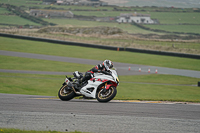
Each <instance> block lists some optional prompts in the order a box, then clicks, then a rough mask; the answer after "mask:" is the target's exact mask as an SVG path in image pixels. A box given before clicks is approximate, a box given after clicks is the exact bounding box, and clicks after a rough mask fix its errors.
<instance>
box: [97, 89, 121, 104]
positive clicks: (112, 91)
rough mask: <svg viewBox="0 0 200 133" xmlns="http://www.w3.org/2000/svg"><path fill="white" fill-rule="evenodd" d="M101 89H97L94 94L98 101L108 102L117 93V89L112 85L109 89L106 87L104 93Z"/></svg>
mask: <svg viewBox="0 0 200 133" xmlns="http://www.w3.org/2000/svg"><path fill="white" fill-rule="evenodd" d="M102 91H103V89H101V90H99V91H98V92H97V94H96V98H97V100H98V101H99V102H104V103H105V102H109V101H110V100H112V99H113V98H114V97H115V96H116V94H117V89H116V88H115V87H114V86H111V87H110V88H109V89H107V90H106V92H105V93H103V92H102Z"/></svg>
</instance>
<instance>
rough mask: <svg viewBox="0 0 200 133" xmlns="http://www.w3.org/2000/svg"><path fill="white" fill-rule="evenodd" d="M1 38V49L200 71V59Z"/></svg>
mask: <svg viewBox="0 0 200 133" xmlns="http://www.w3.org/2000/svg"><path fill="white" fill-rule="evenodd" d="M0 40H1V43H0V50H7V51H17V52H26V53H36V54H45V55H55V56H64V57H75V58H84V59H94V60H101V61H103V60H105V59H110V60H112V61H113V62H122V63H131V64H141V65H149V66H160V67H169V68H178V69H189V70H198V71H200V67H199V66H200V61H199V60H198V59H189V58H180V57H171V56H159V55H152V54H143V53H133V52H124V51H110V50H103V49H95V48H86V47H78V46H68V45H60V44H53V43H46V42H37V41H29V40H21V39H12V38H5V37H0ZM13 42H14V43H13ZM1 60H3V59H1ZM8 65H9V64H8ZM11 65H14V64H11ZM94 65H96V64H94Z"/></svg>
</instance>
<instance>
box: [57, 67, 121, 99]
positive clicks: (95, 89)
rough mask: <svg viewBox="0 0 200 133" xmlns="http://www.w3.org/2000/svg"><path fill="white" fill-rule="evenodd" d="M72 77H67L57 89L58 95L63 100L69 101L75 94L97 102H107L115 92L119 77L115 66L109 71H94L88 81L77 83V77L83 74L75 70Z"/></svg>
mask: <svg viewBox="0 0 200 133" xmlns="http://www.w3.org/2000/svg"><path fill="white" fill-rule="evenodd" d="M73 75H74V77H72V78H71V77H67V76H66V79H65V82H64V83H63V84H62V87H61V88H60V90H59V91H58V97H59V98H60V99H61V100H63V101H69V100H71V99H73V98H74V97H77V96H83V97H85V98H92V99H97V100H98V101H99V102H109V101H110V100H112V99H113V98H114V97H115V96H116V94H117V89H116V88H117V86H118V85H119V78H118V75H117V72H116V68H114V69H111V70H110V71H109V72H106V71H101V72H99V73H94V77H93V78H91V79H90V80H88V81H85V82H83V83H82V84H79V82H78V79H80V78H82V77H83V74H82V73H80V72H78V71H75V72H74V73H73Z"/></svg>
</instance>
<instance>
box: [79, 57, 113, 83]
mask: <svg viewBox="0 0 200 133" xmlns="http://www.w3.org/2000/svg"><path fill="white" fill-rule="evenodd" d="M112 67H113V63H112V61H110V60H105V61H104V62H103V63H102V64H98V65H96V66H95V67H93V68H92V69H91V70H89V71H87V72H86V73H85V76H84V77H83V78H81V79H79V80H78V81H79V84H81V83H82V82H84V81H86V80H89V79H91V78H92V77H94V75H93V74H94V73H95V72H102V73H104V72H109V71H110V69H111V68H112Z"/></svg>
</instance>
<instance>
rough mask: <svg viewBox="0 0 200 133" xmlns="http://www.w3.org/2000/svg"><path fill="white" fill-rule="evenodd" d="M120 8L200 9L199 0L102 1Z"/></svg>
mask: <svg viewBox="0 0 200 133" xmlns="http://www.w3.org/2000/svg"><path fill="white" fill-rule="evenodd" d="M102 1H105V2H108V3H109V5H118V6H157V7H172V6H173V7H178V8H200V1H199V0H102Z"/></svg>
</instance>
